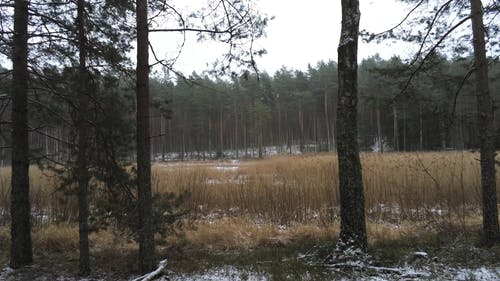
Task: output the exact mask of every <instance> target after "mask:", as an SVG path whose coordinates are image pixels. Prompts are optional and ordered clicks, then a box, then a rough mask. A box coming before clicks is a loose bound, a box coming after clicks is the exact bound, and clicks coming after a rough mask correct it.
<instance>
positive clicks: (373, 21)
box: [151, 0, 413, 74]
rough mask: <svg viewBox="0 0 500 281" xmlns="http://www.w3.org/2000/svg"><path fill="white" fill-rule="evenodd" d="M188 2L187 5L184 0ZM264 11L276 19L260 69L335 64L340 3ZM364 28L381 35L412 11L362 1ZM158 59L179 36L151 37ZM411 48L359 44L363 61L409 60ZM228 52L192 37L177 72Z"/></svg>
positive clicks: (278, 4)
mask: <svg viewBox="0 0 500 281" xmlns="http://www.w3.org/2000/svg"><path fill="white" fill-rule="evenodd" d="M184 3H186V2H184ZM257 4H258V7H259V8H260V11H261V12H262V13H265V14H268V15H269V16H274V17H275V19H274V20H272V21H270V22H269V25H268V27H267V29H266V32H267V38H264V39H261V40H259V41H258V42H257V48H259V47H262V48H265V49H266V50H267V54H266V55H264V56H263V57H261V58H259V59H258V60H257V65H258V67H259V69H260V70H261V71H267V72H269V73H271V74H273V73H274V72H275V71H276V70H279V69H280V68H281V67H282V66H285V67H287V68H293V69H301V70H305V69H307V65H308V64H311V65H313V66H314V65H315V64H316V63H317V62H319V61H320V60H323V61H327V60H334V61H337V45H338V40H339V36H340V22H341V11H340V8H341V7H340V1H337V0H308V1H303V0H258V2H257ZM360 10H361V23H360V25H361V27H360V29H361V30H362V29H367V30H369V31H374V32H380V31H384V30H387V29H389V28H390V27H392V26H394V25H395V24H397V23H398V22H400V21H401V19H402V18H403V17H404V15H405V14H406V12H407V11H408V7H406V6H403V5H401V4H398V3H396V2H395V1H394V0H378V1H375V0H360ZM151 41H152V42H153V44H154V46H155V48H156V49H157V50H160V51H159V52H158V53H159V54H158V55H159V56H164V55H167V56H172V55H173V54H175V53H176V52H175V50H176V49H177V48H176V47H177V45H176V44H178V43H177V42H179V37H178V35H165V34H162V35H160V34H154V35H153V36H152V38H151ZM412 49H413V47H412V46H409V45H402V44H401V43H398V44H394V43H391V42H387V43H385V44H383V45H377V44H375V43H372V44H364V43H361V42H360V46H359V58H360V60H361V59H362V58H366V57H369V56H372V55H374V54H376V53H379V54H380V55H381V56H382V57H383V58H389V57H391V56H392V55H395V54H396V55H400V56H402V57H405V56H408V54H411V53H412ZM223 50H224V48H223V47H222V46H220V45H218V44H215V43H201V44H199V43H196V40H195V38H188V41H187V42H186V45H185V46H184V49H183V52H182V54H181V56H180V58H179V59H178V61H177V63H176V68H177V69H179V70H180V71H182V72H183V73H185V74H190V73H191V72H193V71H196V72H198V73H200V72H201V71H203V70H205V69H206V68H207V66H206V64H207V63H210V62H213V61H214V60H215V59H216V58H217V57H220V56H221V52H222V51H223Z"/></svg>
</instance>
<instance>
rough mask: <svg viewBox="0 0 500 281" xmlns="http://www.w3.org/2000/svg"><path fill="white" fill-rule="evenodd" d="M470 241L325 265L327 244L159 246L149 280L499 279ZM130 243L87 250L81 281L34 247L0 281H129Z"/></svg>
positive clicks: (382, 249)
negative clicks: (160, 266)
mask: <svg viewBox="0 0 500 281" xmlns="http://www.w3.org/2000/svg"><path fill="white" fill-rule="evenodd" d="M4 230H5V229H4ZM477 241H478V239H477V236H475V235H474V234H473V233H469V234H468V235H467V236H463V235H454V234H450V235H447V234H444V233H440V234H437V235H436V234H433V235H428V236H425V237H421V238H420V239H415V238H413V239H412V238H408V237H407V238H405V239H397V240H392V239H390V240H387V241H378V242H375V243H371V245H370V249H369V253H368V254H367V255H365V256H362V257H360V258H357V259H356V260H355V261H351V262H345V261H342V262H339V263H333V264H332V263H329V262H325V261H326V260H327V257H328V255H329V254H330V253H331V250H332V249H333V248H334V244H333V242H332V240H307V241H306V240H304V241H295V242H293V243H290V244H287V245H283V244H276V245H267V246H262V247H258V248H254V249H227V250H222V249H218V248H217V249H215V248H214V249H213V250H210V247H205V248H203V249H201V248H199V247H196V246H192V245H191V246H190V245H182V246H181V245H176V246H174V247H172V246H170V247H166V246H161V245H160V246H159V251H158V260H160V259H165V258H166V259H167V261H168V263H167V267H166V270H164V272H163V273H162V275H161V276H160V277H159V278H158V279H156V280H179V281H180V280H188V281H189V280H227V281H230V280H360V279H362V280H377V281H382V280H500V245H497V246H494V247H489V248H484V247H480V246H478V244H477ZM4 242H5V240H4ZM130 245H132V244H130ZM130 245H129V246H126V247H122V248H113V247H105V246H103V247H101V248H99V247H97V248H96V247H94V248H93V249H92V251H91V254H92V267H93V272H92V275H91V276H90V277H89V278H79V277H78V275H77V272H78V252H77V251H59V250H60V249H57V248H55V249H54V251H47V250H46V251H39V250H37V249H36V248H35V262H34V263H33V264H32V265H31V266H28V267H26V268H23V269H19V270H12V269H10V268H8V266H7V264H8V259H7V258H8V257H7V251H5V252H4V253H1V254H0V280H2V281H4V280H5V281H17V280H39V281H42V280H67V281H76V280H81V281H83V280H133V279H134V277H137V275H136V272H137V266H136V260H135V257H136V256H137V249H136V247H134V246H130ZM2 248H3V247H2ZM2 250H6V249H5V248H3V249H2Z"/></svg>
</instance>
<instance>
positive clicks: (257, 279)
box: [0, 265, 500, 281]
mask: <svg viewBox="0 0 500 281" xmlns="http://www.w3.org/2000/svg"><path fill="white" fill-rule="evenodd" d="M269 271H272V270H269ZM330 273H331V274H330ZM325 276H326V277H325ZM30 277H31V279H30V280H34V281H46V280H57V281H97V280H99V281H100V280H103V281H105V280H115V279H107V278H106V277H105V276H104V277H100V278H79V277H76V276H68V275H60V276H58V274H57V273H54V275H52V276H36V277H35V278H33V275H30ZM279 277H280V278H285V279H284V280H297V281H299V280H303V281H308V280H311V281H312V280H345V281H349V280H371V281H390V280H457V281H466V280H476V281H490V280H500V267H493V268H491V267H490V268H489V267H479V268H475V269H469V268H454V267H446V266H445V265H437V266H435V265H432V266H429V265H427V266H423V267H418V268H417V267H413V266H406V267H396V268H386V267H374V266H371V267H370V268H353V270H352V271H349V270H346V269H343V270H337V269H336V268H328V267H325V268H324V270H323V271H322V277H319V278H318V276H317V275H316V274H315V273H312V272H311V273H310V272H305V273H302V274H301V275H300V276H297V275H296V274H293V275H292V273H290V274H286V273H285V275H284V276H283V275H280V276H279ZM298 278H300V279H298ZM325 278H326V279H325ZM133 279H134V277H131V278H130V279H129V281H130V280H133ZM275 279H276V276H273V275H272V273H270V272H266V271H263V270H261V271H256V270H254V269H251V268H237V267H235V266H232V265H227V266H221V267H214V268H210V269H208V270H206V271H205V272H199V273H177V272H173V271H171V270H168V271H166V272H164V274H163V275H162V276H159V277H158V278H157V279H155V280H160V281H167V280H172V281H243V280H247V281H267V280H275ZM15 280H26V279H23V276H20V275H19V274H16V271H15V270H13V269H11V268H5V269H3V270H1V271H0V281H15ZM280 280H281V279H280Z"/></svg>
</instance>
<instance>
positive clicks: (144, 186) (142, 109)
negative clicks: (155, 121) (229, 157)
mask: <svg viewBox="0 0 500 281" xmlns="http://www.w3.org/2000/svg"><path fill="white" fill-rule="evenodd" d="M136 5H137V7H136V8H137V11H136V12H137V78H136V79H137V81H136V87H137V89H136V91H137V92H136V94H137V195H138V207H139V270H140V271H141V272H143V273H146V272H150V271H152V270H153V269H154V267H155V258H154V250H155V245H154V231H153V208H152V195H151V153H150V147H151V144H150V138H149V45H148V44H149V42H148V10H147V6H148V1H147V0H137V2H136Z"/></svg>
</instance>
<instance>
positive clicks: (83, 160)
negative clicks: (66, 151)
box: [76, 0, 90, 276]
mask: <svg viewBox="0 0 500 281" xmlns="http://www.w3.org/2000/svg"><path fill="white" fill-rule="evenodd" d="M84 17H85V0H78V2H77V19H76V25H77V29H78V38H77V40H78V50H79V52H80V55H79V56H80V57H79V69H78V72H79V73H78V75H79V78H78V79H79V85H78V101H79V112H78V115H79V116H78V158H77V173H78V175H77V178H78V223H79V236H80V275H82V276H87V275H89V273H90V259H89V224H88V218H89V206H88V181H89V180H88V178H89V172H88V169H87V147H88V138H87V135H88V126H87V124H88V123H87V121H86V118H87V111H88V92H87V89H88V86H87V85H88V81H89V77H88V72H87V50H86V49H87V46H86V44H87V38H86V36H85V22H84Z"/></svg>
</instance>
